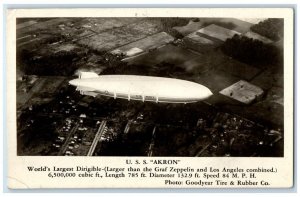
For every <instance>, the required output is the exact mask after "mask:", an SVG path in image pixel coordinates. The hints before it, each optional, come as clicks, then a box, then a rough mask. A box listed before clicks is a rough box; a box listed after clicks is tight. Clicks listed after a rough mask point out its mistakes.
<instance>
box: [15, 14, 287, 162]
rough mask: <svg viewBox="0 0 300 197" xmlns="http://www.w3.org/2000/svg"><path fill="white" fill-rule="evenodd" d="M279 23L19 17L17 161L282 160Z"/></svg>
mask: <svg viewBox="0 0 300 197" xmlns="http://www.w3.org/2000/svg"><path fill="white" fill-rule="evenodd" d="M284 24H285V20H284V18H259V15H258V16H257V18H242V17H236V18H230V17H209V16H207V17H17V18H16V79H15V80H16V109H17V111H16V117H17V121H16V124H17V131H16V132H17V135H16V136H17V144H16V145H17V156H73V157H76V156H93V157H106V156H121V157H125V156H142V157H284V156H285V154H286V153H285V152H284V145H285V143H284V142H285V130H284V108H285V106H284V47H283V46H284V39H283V38H284V34H285V32H284Z"/></svg>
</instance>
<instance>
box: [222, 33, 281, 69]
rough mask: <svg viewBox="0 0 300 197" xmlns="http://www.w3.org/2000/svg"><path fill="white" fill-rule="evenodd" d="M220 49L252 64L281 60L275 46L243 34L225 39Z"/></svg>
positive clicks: (271, 62)
mask: <svg viewBox="0 0 300 197" xmlns="http://www.w3.org/2000/svg"><path fill="white" fill-rule="evenodd" d="M221 50H222V51H223V52H224V53H225V54H226V55H228V56H230V57H233V58H235V59H237V60H239V61H241V62H245V63H248V64H253V65H265V64H278V63H280V61H281V60H280V54H279V51H278V49H277V48H276V47H274V46H272V45H268V44H264V43H263V42H261V41H259V40H255V39H252V38H248V37H245V36H239V35H234V36H233V37H232V38H231V39H227V40H226V41H225V42H224V44H223V45H222V46H221Z"/></svg>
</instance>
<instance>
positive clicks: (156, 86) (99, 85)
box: [69, 73, 212, 103]
mask: <svg viewBox="0 0 300 197" xmlns="http://www.w3.org/2000/svg"><path fill="white" fill-rule="evenodd" d="M69 83H70V84H71V85H74V86H77V90H79V91H80V92H81V93H82V94H85V95H91V96H97V95H98V94H100V95H103V96H109V97H113V98H122V99H127V100H129V101H130V100H139V101H151V102H156V103H158V102H167V103H191V102H197V101H201V100H204V99H207V98H208V97H210V96H211V95H212V92H211V91H210V90H209V89H208V88H207V87H205V86H203V85H200V84H198V83H194V82H191V81H186V80H181V79H173V78H165V77H152V76H138V75H100V76H98V75H96V74H95V73H82V74H81V75H80V78H78V79H74V80H71V81H70V82H69Z"/></svg>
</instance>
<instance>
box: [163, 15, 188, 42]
mask: <svg viewBox="0 0 300 197" xmlns="http://www.w3.org/2000/svg"><path fill="white" fill-rule="evenodd" d="M158 20H159V28H160V29H161V30H162V31H164V32H167V33H168V34H170V35H171V36H173V37H174V38H176V39H182V38H183V37H184V36H183V35H182V34H181V33H180V32H178V31H177V30H176V29H174V28H173V27H177V26H185V25H187V24H188V23H189V21H190V20H191V18H179V17H176V18H159V19H158Z"/></svg>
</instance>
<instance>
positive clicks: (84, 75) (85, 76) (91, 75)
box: [79, 72, 99, 79]
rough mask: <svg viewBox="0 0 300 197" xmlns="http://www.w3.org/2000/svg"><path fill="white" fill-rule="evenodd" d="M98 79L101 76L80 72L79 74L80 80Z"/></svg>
mask: <svg viewBox="0 0 300 197" xmlns="http://www.w3.org/2000/svg"><path fill="white" fill-rule="evenodd" d="M97 77H99V76H98V75H97V74H96V73H94V72H80V74H79V79H90V78H97Z"/></svg>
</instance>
